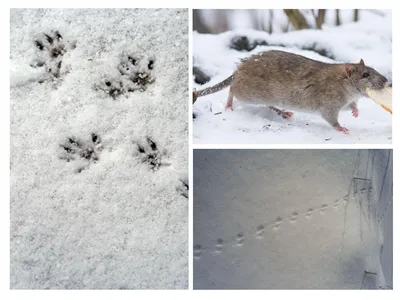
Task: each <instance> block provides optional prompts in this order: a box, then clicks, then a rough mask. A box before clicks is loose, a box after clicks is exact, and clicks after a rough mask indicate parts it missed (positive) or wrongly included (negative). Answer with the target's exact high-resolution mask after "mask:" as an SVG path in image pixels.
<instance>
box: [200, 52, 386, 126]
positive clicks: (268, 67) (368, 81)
mask: <svg viewBox="0 0 400 300" xmlns="http://www.w3.org/2000/svg"><path fill="white" fill-rule="evenodd" d="M365 73H366V74H368V77H363V76H364V74H365ZM232 76H233V78H232V79H231V77H229V79H230V80H225V81H223V82H221V83H219V84H217V85H216V86H214V87H210V88H208V89H207V93H204V91H205V90H202V91H199V92H196V91H195V94H196V96H198V97H200V96H203V95H206V94H210V91H214V90H215V92H216V91H218V90H221V89H222V88H223V87H228V86H229V85H230V86H231V89H230V93H229V97H228V103H227V107H230V106H231V105H232V100H233V97H235V98H237V99H238V100H242V101H245V102H250V103H259V104H263V105H269V106H270V107H274V105H277V106H279V107H281V108H290V109H295V110H306V111H315V112H318V113H320V114H321V116H322V117H323V118H324V119H325V120H326V121H327V122H328V123H329V124H331V125H332V126H333V127H335V128H336V129H337V130H340V131H344V132H347V129H346V128H343V127H341V126H340V124H339V122H338V115H339V111H340V110H342V109H348V108H351V109H352V110H353V115H354V112H355V111H356V115H358V110H357V104H356V103H357V100H358V99H359V98H360V97H361V96H366V88H367V87H368V88H372V89H382V88H384V86H385V83H386V82H387V79H386V78H385V77H384V76H382V75H381V74H379V73H378V72H377V71H375V70H374V69H372V68H370V67H367V66H365V64H364V61H363V60H361V61H360V63H358V64H328V63H323V62H319V61H315V60H312V59H309V58H306V57H303V56H301V55H297V54H292V53H288V52H283V51H275V50H273V51H267V52H263V53H260V54H257V55H253V56H251V57H249V58H247V59H244V60H242V62H241V63H240V64H239V66H238V69H237V70H236V71H235V72H234V73H233V75H232ZM230 81H232V82H231V83H230ZM222 86H223V87H222ZM215 87H218V88H217V89H216V88H215ZM278 111H279V109H278ZM289 117H290V116H289Z"/></svg>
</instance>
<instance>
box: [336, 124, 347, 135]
mask: <svg viewBox="0 0 400 300" xmlns="http://www.w3.org/2000/svg"><path fill="white" fill-rule="evenodd" d="M335 129H336V130H337V131H339V132H343V133H344V134H349V133H350V131H349V130H348V129H347V128H346V127H341V126H338V127H335Z"/></svg>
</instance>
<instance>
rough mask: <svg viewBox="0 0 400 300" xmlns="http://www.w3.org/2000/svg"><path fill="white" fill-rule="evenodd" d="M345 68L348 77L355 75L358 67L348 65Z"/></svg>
mask: <svg viewBox="0 0 400 300" xmlns="http://www.w3.org/2000/svg"><path fill="white" fill-rule="evenodd" d="M344 68H345V70H346V74H347V76H350V75H353V73H354V72H355V71H356V67H355V66H354V65H352V64H346V65H345V67H344Z"/></svg>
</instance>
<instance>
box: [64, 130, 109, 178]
mask: <svg viewBox="0 0 400 300" xmlns="http://www.w3.org/2000/svg"><path fill="white" fill-rule="evenodd" d="M60 147H61V149H62V154H61V156H60V159H62V160H66V161H67V162H70V161H74V160H83V161H84V162H85V166H83V167H81V168H79V169H78V170H77V172H78V173H80V172H81V171H82V170H84V169H85V168H87V167H88V166H89V165H90V164H91V163H95V162H97V161H98V160H99V155H100V152H101V150H102V148H103V146H102V143H101V139H100V137H99V136H98V135H97V134H95V133H92V134H91V138H90V140H89V141H82V140H79V139H76V138H74V137H69V138H67V140H66V141H65V142H64V143H63V144H61V145H60Z"/></svg>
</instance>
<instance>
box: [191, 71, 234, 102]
mask: <svg viewBox="0 0 400 300" xmlns="http://www.w3.org/2000/svg"><path fill="white" fill-rule="evenodd" d="M232 79H233V75H231V76H229V77H228V78H226V79H225V80H223V81H221V82H220V83H217V84H216V85H213V86H210V87H208V88H205V89H204V90H200V91H196V90H194V92H193V103H194V102H195V101H196V100H197V98H198V97H203V96H207V95H209V94H214V93H216V92H219V91H220V90H223V89H225V88H227V87H228V86H230V85H231V83H232Z"/></svg>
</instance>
